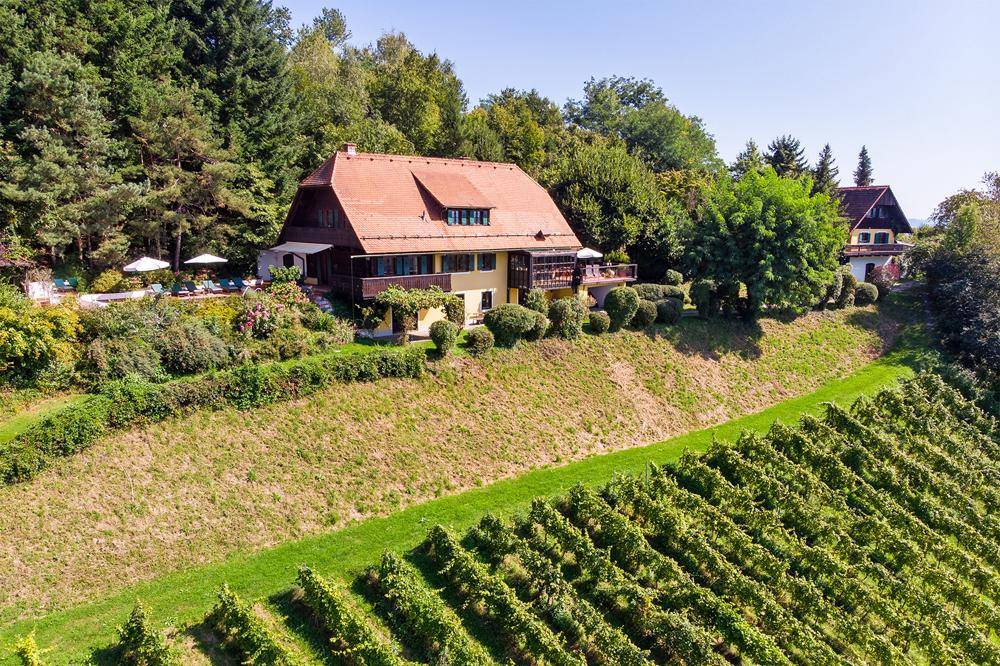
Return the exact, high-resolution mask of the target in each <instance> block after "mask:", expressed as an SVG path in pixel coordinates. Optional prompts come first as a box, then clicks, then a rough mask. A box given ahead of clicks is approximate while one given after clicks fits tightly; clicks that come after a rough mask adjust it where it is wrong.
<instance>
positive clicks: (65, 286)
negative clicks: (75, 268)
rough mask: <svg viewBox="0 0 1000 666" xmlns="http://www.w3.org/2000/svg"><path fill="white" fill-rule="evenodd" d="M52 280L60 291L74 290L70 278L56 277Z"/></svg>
mask: <svg viewBox="0 0 1000 666" xmlns="http://www.w3.org/2000/svg"><path fill="white" fill-rule="evenodd" d="M52 282H53V283H55V285H56V289H58V290H59V291H73V285H71V284H70V283H69V281H68V280H64V279H62V278H56V279H54V280H53V281H52Z"/></svg>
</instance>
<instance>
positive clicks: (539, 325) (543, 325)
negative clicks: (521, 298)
mask: <svg viewBox="0 0 1000 666" xmlns="http://www.w3.org/2000/svg"><path fill="white" fill-rule="evenodd" d="M531 314H532V315H533V316H534V318H535V323H534V325H533V326H532V327H531V330H530V331H528V332H527V333H525V334H524V339H525V340H531V341H532V342H534V341H536V340H541V339H542V338H544V337H545V334H546V333H548V332H549V326H550V322H549V318H548V317H546V316H545V315H543V314H542V313H541V312H535V311H534V310H532V311H531Z"/></svg>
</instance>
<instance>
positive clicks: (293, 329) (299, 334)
mask: <svg viewBox="0 0 1000 666" xmlns="http://www.w3.org/2000/svg"><path fill="white" fill-rule="evenodd" d="M267 342H268V344H270V345H273V346H274V351H275V352H276V353H277V354H278V358H280V359H281V360H282V361H287V360H288V359H292V358H302V357H303V356H305V355H306V354H308V353H309V337H308V336H307V335H306V331H305V329H304V328H302V326H300V325H298V324H295V325H292V326H281V327H280V328H278V330H276V331H275V332H274V333H272V334H271V337H270V338H269V339H268V341H267Z"/></svg>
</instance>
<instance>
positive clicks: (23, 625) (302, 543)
mask: <svg viewBox="0 0 1000 666" xmlns="http://www.w3.org/2000/svg"><path fill="white" fill-rule="evenodd" d="M924 343H925V340H924V338H923V336H922V335H904V336H903V337H902V338H901V341H900V342H899V343H898V344H897V345H896V347H895V348H894V349H893V350H892V351H890V352H889V353H887V354H886V355H884V356H882V357H881V358H879V359H877V360H875V361H873V362H872V363H870V364H869V365H867V366H865V367H864V368H862V369H860V370H858V371H857V372H855V373H853V374H851V375H849V376H848V377H846V378H844V379H841V380H837V381H834V382H830V383H829V384H827V385H826V386H824V387H823V388H821V389H819V390H818V391H815V392H814V393H811V394H808V395H805V396H800V397H798V398H792V399H790V400H786V401H785V402H782V403H780V404H778V405H775V406H773V407H770V408H768V409H766V410H763V411H761V412H758V413H756V414H751V415H749V416H745V417H742V418H739V419H735V420H732V421H728V422H727V423H724V424H721V425H718V426H714V427H711V428H707V429H704V430H698V431H695V432H691V433H688V434H685V435H681V436H679V437H674V438H672V439H668V440H666V441H663V442H659V443H656V444H652V445H649V446H645V447H637V448H632V449H627V450H623V451H618V452H615V453H610V454H606V455H601V456H595V457H591V458H587V459H585V460H581V461H578V462H575V463H571V464H569V465H565V466H562V467H549V468H541V469H538V470H535V471H532V472H528V473H527V474H524V475H522V476H519V477H516V478H513V479H507V480H502V481H498V482H496V483H493V484H491V485H488V486H484V487H482V488H477V489H474V490H470V491H467V492H464V493H461V494H458V495H453V496H450V497H444V498H441V499H438V500H434V501H431V502H427V503H425V504H420V505H417V506H414V507H411V508H409V509H405V510H403V511H400V512H398V513H395V514H392V515H391V516H387V517H384V518H374V519H371V520H367V521H364V522H361V523H358V524H356V525H351V526H349V527H346V528H344V529H342V530H339V531H336V532H330V533H327V534H321V535H317V536H313V537H307V538H305V539H301V540H298V541H291V542H288V543H285V544H282V545H280V546H277V547H275V548H271V549H268V550H263V551H260V552H256V553H247V554H242V555H239V556H235V557H231V558H229V559H227V560H225V561H223V562H218V563H213V564H210V565H205V566H200V567H194V568H191V569H187V570H185V571H180V572H176V573H173V574H169V575H166V576H163V577H161V578H158V579H156V580H152V581H148V582H145V583H141V584H138V585H136V586H134V587H131V588H128V589H126V590H124V591H122V592H120V593H118V594H116V595H114V596H110V597H107V598H104V599H99V600H95V601H93V602H90V603H86V604H82V605H80V606H76V607H73V608H69V609H66V610H64V611H59V612H56V613H52V614H50V615H47V616H44V617H42V618H39V619H37V620H28V621H22V622H19V623H16V624H15V625H13V626H11V627H7V628H4V629H3V630H2V631H0V646H4V647H6V646H8V645H11V644H12V642H13V641H14V640H15V638H16V636H18V635H24V634H26V633H28V632H29V631H31V630H32V629H34V630H35V636H36V639H37V640H38V643H39V645H41V646H44V647H45V648H48V649H50V650H51V651H50V652H48V653H47V654H48V658H49V661H50V662H51V663H58V664H62V663H68V662H69V661H80V660H82V659H84V658H86V657H87V656H88V655H89V654H90V651H91V650H92V649H93V648H94V647H97V646H101V645H107V644H109V643H110V642H111V641H112V640H113V639H114V636H115V627H116V626H117V625H119V624H121V623H122V622H124V621H125V620H126V619H127V617H128V615H129V612H130V611H131V609H132V606H133V604H134V602H135V599H137V598H139V599H142V600H143V601H144V602H145V603H146V604H147V607H148V608H149V610H150V613H151V615H152V616H153V617H154V618H157V621H158V622H161V623H162V622H165V621H170V622H174V623H185V622H192V623H195V622H198V621H199V620H200V619H201V618H202V617H204V615H205V613H206V612H207V610H208V609H209V608H210V607H211V606H212V604H213V603H214V601H215V591H216V590H218V589H219V587H220V586H221V585H222V584H223V583H224V582H228V583H229V585H230V586H231V588H232V589H233V590H234V591H236V592H237V593H239V594H240V595H242V596H244V597H245V598H251V599H253V598H260V597H263V596H269V595H272V594H275V593H277V592H280V591H282V590H284V589H286V588H288V587H289V586H290V585H291V584H292V582H293V580H294V577H295V572H296V570H297V568H298V567H299V566H300V565H302V564H309V565H310V566H311V567H314V568H315V569H316V570H317V571H320V572H322V573H323V575H324V576H327V577H332V578H340V579H342V580H344V581H347V580H349V579H351V578H352V577H353V576H355V575H357V574H358V573H359V572H361V571H362V570H363V569H364V567H366V566H368V565H369V564H371V563H372V562H373V561H376V560H377V559H378V557H379V556H380V554H381V553H382V551H383V550H385V549H391V550H394V551H397V552H402V551H405V550H409V549H411V548H413V547H415V546H417V545H418V544H419V543H420V542H421V541H423V539H424V538H425V536H426V534H427V531H428V530H429V529H430V528H431V526H433V525H434V524H437V523H440V524H443V525H448V526H450V527H452V528H453V529H456V530H465V529H467V528H469V527H471V526H472V525H474V524H475V523H476V521H478V520H479V519H480V518H481V517H482V515H483V514H484V513H486V512H489V511H492V512H493V513H496V514H501V515H510V514H512V513H516V512H518V511H521V510H524V509H526V508H527V507H528V506H529V505H530V503H531V500H532V499H533V498H535V497H538V496H550V495H555V494H557V493H560V492H564V491H566V490H567V489H568V488H570V487H571V486H573V485H574V484H576V483H584V484H587V485H590V486H597V485H600V484H604V483H606V482H607V481H608V480H609V479H611V478H612V477H613V475H615V474H616V473H625V472H632V473H636V472H642V471H643V469H644V468H645V467H646V465H647V464H648V463H649V462H655V463H664V462H669V461H672V460H676V459H677V458H678V457H679V456H680V455H681V454H682V453H683V452H684V451H685V450H695V451H701V450H704V449H705V448H707V447H708V445H709V444H711V443H712V441H713V440H715V439H735V438H736V436H737V435H738V434H739V433H740V432H741V431H743V430H756V431H758V432H764V431H766V430H767V429H768V428H770V426H771V424H772V423H773V422H774V421H783V422H792V421H795V420H796V419H798V418H799V417H800V416H801V415H802V414H806V413H813V414H815V413H818V411H819V410H820V409H821V408H822V406H823V405H824V403H827V402H832V401H836V402H838V403H841V404H848V403H850V402H853V401H854V400H855V399H856V398H858V397H859V396H861V395H865V394H871V393H874V392H876V391H878V390H879V389H881V388H883V387H885V386H887V385H889V384H891V383H893V382H895V381H896V380H898V379H901V378H905V377H909V376H912V375H913V374H914V370H913V367H914V366H915V363H916V358H917V356H918V354H919V352H920V350H921V349H922V348H923V346H924ZM0 650H2V648H0ZM14 663H16V662H15V661H14V658H13V656H12V655H10V653H8V652H2V653H0V664H4V665H6V664H14Z"/></svg>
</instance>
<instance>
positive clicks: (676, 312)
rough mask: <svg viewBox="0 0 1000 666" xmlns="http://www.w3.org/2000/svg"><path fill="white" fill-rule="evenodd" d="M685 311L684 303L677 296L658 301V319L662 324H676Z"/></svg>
mask: <svg viewBox="0 0 1000 666" xmlns="http://www.w3.org/2000/svg"><path fill="white" fill-rule="evenodd" d="M683 312H684V303H682V302H681V301H678V300H677V299H676V298H664V299H662V300H659V301H656V321H657V323H660V324H676V323H677V322H678V321H680V318H681V314H682V313H683Z"/></svg>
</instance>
